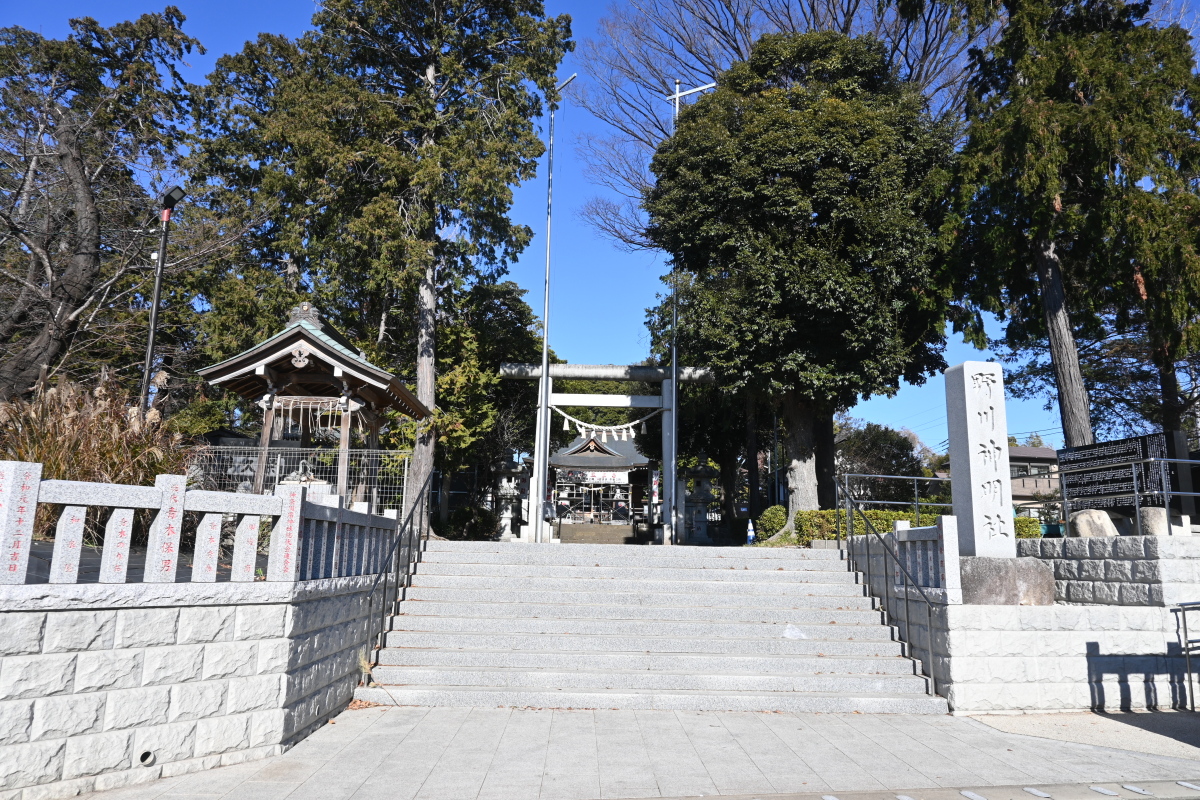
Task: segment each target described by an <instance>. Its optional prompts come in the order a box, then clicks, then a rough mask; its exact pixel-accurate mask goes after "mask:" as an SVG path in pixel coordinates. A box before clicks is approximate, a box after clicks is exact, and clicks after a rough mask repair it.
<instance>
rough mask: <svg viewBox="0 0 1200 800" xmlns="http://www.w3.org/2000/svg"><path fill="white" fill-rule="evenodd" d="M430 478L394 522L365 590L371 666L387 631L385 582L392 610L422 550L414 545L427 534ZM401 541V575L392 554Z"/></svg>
mask: <svg viewBox="0 0 1200 800" xmlns="http://www.w3.org/2000/svg"><path fill="white" fill-rule="evenodd" d="M432 480H433V474H432V473H431V474H429V475H428V476H426V478H425V483H424V484H423V485H422V487H421V489H420V490H419V491H418V492H417V496H416V497H417V499H416V500H415V501H414V502H413V504H412V506H411V507H410V508H409V509H408V515H407V516H406V517H405V519H404V521H403V522H400V521H397V523H396V538H395V540H394V541H393V542H392V546H391V547H390V548H388V552H387V556H386V557H385V558H384V561H383V566H382V569H380V570H379V574H378V575H376V576H375V582H374V583H372V584H371V589H370V591H369V592H367V642H371V641H372V639H374V643H373V644H372V645H370V646H371V647H372V649H373V650H374V652H373V654H372V656H373V658H372V660H371V666H373V667H374V666H378V665H379V653H380V651H381V650H382V649H383V644H384V638H383V637H384V635H385V634H386V633H387V631H386V630H385V628H386V627H387V615H388V605H389V604H388V600H387V598H388V584H389V582H392V601H391V607H392V613H393V614H394V613H396V611H397V610H398V609H397V606H398V605H399V603H400V584H401V581H403V583H404V586H405V587H406V588H407V587H408V586H409V584H410V581H411V578H412V574H413V570H412V566H413V563H414V561H419V560H420V553H421V551H420V548H419V547H416V546H415V545H416V543H417V542H418V541H419V540H420V537H421V534H422V533H426V534H427V533H428V528H429V518H428V514H429V510H428V508H427V506H428V502H427V501H428V498H429V492H428V491H427V490H428V489H429V488H430V486H431V484H432ZM414 515H416V519H417V520H418V521H419V524H414ZM414 534H415V536H416V541H414ZM401 544H403V545H404V559H403V562H404V575H403V576H401V574H400V562H401V560H400V559H396V558H395V556H396V553H397V552H398V551H399V549H400V545H401ZM414 554H415V556H416V558H415V559H414ZM393 560H395V569H394V571H395V580H394V581H392V572H393V567H392V562H393ZM380 581H383V602H382V603H380V606H379V631H378V632H375V621H374V618H375V614H374V610H375V591H376V589H378V588H379V582H380Z"/></svg>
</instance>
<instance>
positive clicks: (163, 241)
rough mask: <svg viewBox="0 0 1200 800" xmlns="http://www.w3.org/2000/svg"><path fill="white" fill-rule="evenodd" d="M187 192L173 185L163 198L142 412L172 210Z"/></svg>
mask: <svg viewBox="0 0 1200 800" xmlns="http://www.w3.org/2000/svg"><path fill="white" fill-rule="evenodd" d="M185 197H187V192H185V191H183V189H180V188H179V187H178V186H175V187H172V188H171V189H169V190H168V191H167V193H166V194H165V195H163V199H162V213H161V218H162V233H161V235H160V237H159V240H158V261H157V263H156V264H155V267H154V297H153V299H152V300H151V301H150V335H149V337H148V338H147V339H146V363H145V365H144V366H143V368H142V396H141V409H142V413H143V414H144V413H146V412H147V411H149V410H150V370H151V369H152V367H153V366H154V335H155V334H156V333H157V332H158V304H159V300H160V299H161V298H162V279H163V268H164V267H165V266H166V263H167V232H168V231H169V230H170V228H171V212H172V211H173V210H174V209H175V206H176V205H177V204H178V203H179V201H180V200H182V199H183V198H185Z"/></svg>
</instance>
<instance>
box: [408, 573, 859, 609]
mask: <svg viewBox="0 0 1200 800" xmlns="http://www.w3.org/2000/svg"><path fill="white" fill-rule="evenodd" d="M838 588H841V587H838ZM848 588H849V587H847V589H848ZM854 588H855V589H856V590H857V591H855V592H853V593H850V592H849V591H847V592H846V593H845V594H832V593H826V592H813V593H811V594H786V595H785V594H779V593H771V594H766V595H758V594H749V593H745V594H743V593H738V594H725V593H723V592H721V591H720V590H715V591H711V592H709V593H707V594H705V593H703V592H688V593H686V594H672V593H669V592H646V591H616V590H610V591H562V590H545V589H527V588H514V587H513V586H512V585H511V584H510V585H509V586H508V587H507V588H503V589H498V588H490V587H481V588H463V587H460V586H424V585H422V584H421V582H420V581H419V579H417V580H416V582H415V584H414V585H413V586H411V587H409V588H408V589H406V590H405V598H406V600H407V601H409V602H412V601H423V600H433V601H443V602H494V603H531V604H535V605H545V606H551V605H581V604H582V605H589V604H596V605H615V606H645V607H652V608H671V607H676V606H686V607H693V608H694V607H721V608H761V607H763V606H768V607H770V608H775V609H792V608H827V609H838V610H870V609H872V608H877V607H878V606H877V604H876V601H875V600H874V599H872V598H870V597H867V596H866V594H865V593H864V590H863V587H861V586H858V587H854Z"/></svg>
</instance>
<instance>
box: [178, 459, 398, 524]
mask: <svg viewBox="0 0 1200 800" xmlns="http://www.w3.org/2000/svg"><path fill="white" fill-rule="evenodd" d="M410 455H411V454H410V453H408V452H407V451H402V450H350V451H347V453H346V458H347V459H348V460H349V461H348V463H349V470H348V474H349V480H348V481H347V488H346V495H347V497H346V503H347V504H350V503H362V502H366V503H369V504H370V510H371V511H372V512H373V513H379V512H381V511H382V510H383V509H386V508H401V507H402V506H403V503H404V482H405V479H406V478H407V476H408V461H409V457H410ZM261 457H262V450H261V449H259V448H257V447H208V448H205V449H204V450H203V451H201V453H200V454H199V455H198V456H197V458H196V459H195V460H194V461H193V462H192V465H191V472H192V478H193V480H194V481H196V482H197V483H198V484H200V485H201V486H203V488H205V489H211V490H213V491H219V492H253V491H255V477H256V474H257V472H258V465H259V463H260V459H261ZM339 457H340V456H339V452H338V450H337V449H336V448H330V447H328V446H324V447H316V446H314V447H272V448H270V449H268V450H267V457H266V461H265V464H266V468H265V470H264V472H263V480H262V491H263V492H265V493H268V494H269V493H271V492H273V491H275V487H276V486H278V485H279V484H281V483H283V484H302V485H305V486H308V487H309V490H310V492H312V493H318V492H323V493H326V494H336V493H337V480H338V459H339Z"/></svg>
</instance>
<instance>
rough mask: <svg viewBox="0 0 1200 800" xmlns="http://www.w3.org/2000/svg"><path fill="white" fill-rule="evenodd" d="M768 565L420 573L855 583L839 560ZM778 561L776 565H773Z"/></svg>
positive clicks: (450, 568) (431, 567) (440, 566)
mask: <svg viewBox="0 0 1200 800" xmlns="http://www.w3.org/2000/svg"><path fill="white" fill-rule="evenodd" d="M767 564H768V567H766V568H763V567H756V568H755V569H750V568H749V567H734V566H721V567H700V568H695V567H690V568H684V567H657V566H655V567H646V566H632V565H628V564H623V565H620V566H601V565H600V564H599V563H596V564H594V565H590V564H579V565H575V564H459V563H454V564H447V563H443V562H440V561H426V562H423V563H422V564H421V566H420V574H421V575H423V576H429V575H466V576H473V577H488V578H506V579H512V578H588V579H594V580H611V579H614V578H620V579H622V580H636V581H721V582H723V583H726V582H731V581H732V582H735V583H854V575H853V573H849V572H847V571H846V566H845V564H843V563H841V562H840V561H785V562H779V561H768V562H767ZM776 565H779V566H776Z"/></svg>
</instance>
